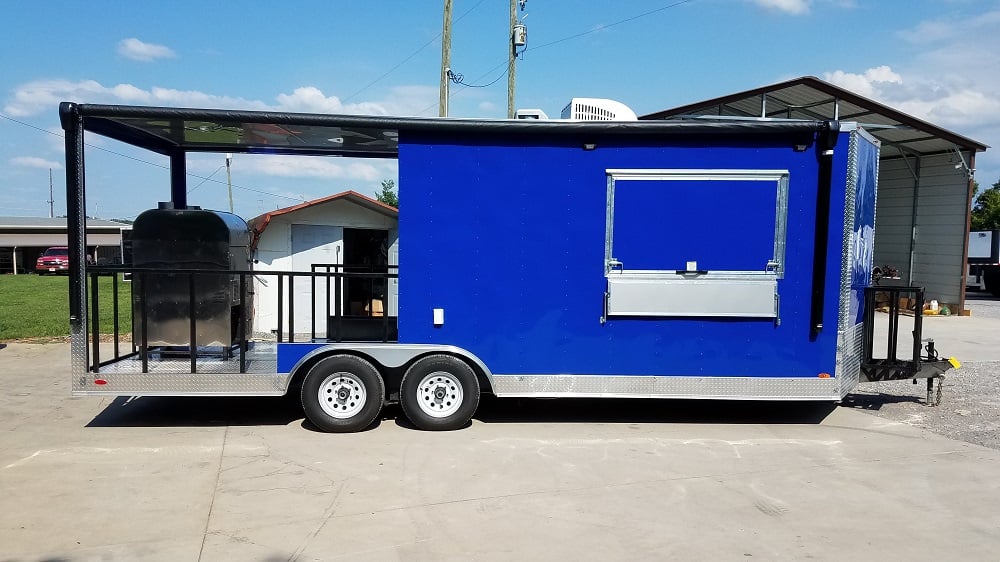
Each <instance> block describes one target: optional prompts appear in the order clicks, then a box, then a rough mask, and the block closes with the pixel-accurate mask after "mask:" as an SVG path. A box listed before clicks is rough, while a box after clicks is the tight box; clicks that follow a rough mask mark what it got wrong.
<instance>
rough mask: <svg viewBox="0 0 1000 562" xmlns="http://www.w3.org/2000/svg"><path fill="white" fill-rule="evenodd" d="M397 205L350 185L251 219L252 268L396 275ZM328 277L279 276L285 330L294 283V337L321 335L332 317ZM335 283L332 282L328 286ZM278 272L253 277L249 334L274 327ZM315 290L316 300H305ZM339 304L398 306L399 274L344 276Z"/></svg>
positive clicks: (352, 309) (367, 311) (349, 312)
mask: <svg viewBox="0 0 1000 562" xmlns="http://www.w3.org/2000/svg"><path fill="white" fill-rule="evenodd" d="M398 216H399V211H398V210H397V209H396V208H395V207H391V206H389V205H386V204H384V203H381V202H379V201H376V200H375V199H372V198H370V197H366V196H364V195H361V194H360V193H357V192H354V191H345V192H343V193H338V194H336V195H331V196H329V197H324V198H322V199H316V200H314V201H309V202H306V203H302V204H300V205H295V206H293V207H286V208H284V209H279V210H277V211H271V212H270V213H265V214H263V215H260V216H258V217H255V218H253V219H251V220H250V221H248V224H249V225H250V229H251V230H252V234H253V242H252V244H253V247H254V248H253V249H254V270H255V271H259V272H267V271H285V272H310V271H314V270H315V271H327V270H329V271H334V270H336V267H335V266H339V267H341V269H340V271H344V270H345V269H346V270H347V271H355V272H366V271H370V272H385V271H387V270H388V271H389V272H390V273H395V272H396V269H395V266H397V265H398V263H399V262H398V252H399V234H398V224H399V219H398ZM326 282H327V281H326V279H325V278H323V277H320V278H317V279H316V281H315V283H316V287H317V289H316V291H312V284H313V283H314V281H313V278H312V277H310V276H296V277H294V278H293V279H290V278H289V277H285V278H284V279H283V283H284V285H285V287H284V291H283V293H284V302H283V303H282V315H283V317H282V323H283V331H285V332H287V330H288V321H289V320H288V318H289V309H288V284H289V283H291V286H292V288H293V289H294V295H295V296H294V299H293V300H294V303H293V309H292V310H291V312H292V317H293V318H294V324H295V325H294V331H295V333H296V334H297V335H311V334H313V333H315V335H316V337H325V336H326V334H327V322H328V321H329V317H330V316H331V315H333V314H335V312H336V311H337V310H338V306H337V305H338V303H336V302H334V295H336V294H337V293H338V291H337V290H336V289H337V288H336V287H335V286H331V287H330V290H329V294H330V301H329V303H328V301H327V297H326V295H327V291H326V286H325V284H326ZM332 283H333V282H332V281H331V284H332ZM276 284H277V277H276V276H274V275H259V276H257V280H256V283H255V293H256V294H255V298H254V309H255V310H254V324H253V332H254V333H255V334H258V335H262V334H270V333H273V332H275V331H276V330H277V329H278V296H277V295H278V292H277V287H276V286H275V285H276ZM310 294H315V295H316V298H315V302H313V300H312V299H310V298H309V295H310ZM339 294H340V296H341V298H340V302H339V310H340V311H342V312H343V314H344V315H346V316H354V317H371V316H381V315H383V314H387V315H388V316H389V317H391V318H392V319H393V320H394V319H395V317H396V311H397V295H398V279H395V278H391V279H357V278H350V279H343V280H341V286H340V291H339Z"/></svg>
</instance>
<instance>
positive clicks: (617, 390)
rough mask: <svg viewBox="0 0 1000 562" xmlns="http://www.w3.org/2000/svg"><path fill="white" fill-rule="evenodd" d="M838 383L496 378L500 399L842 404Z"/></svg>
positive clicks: (614, 377) (604, 377)
mask: <svg viewBox="0 0 1000 562" xmlns="http://www.w3.org/2000/svg"><path fill="white" fill-rule="evenodd" d="M838 384H839V381H837V380H836V379H832V378H830V379H820V378H815V379H812V378H810V379H802V378H778V377H767V378H763V377H762V378H748V377H662V376H645V377H639V376H624V375H623V376H618V375H494V376H493V391H494V393H495V394H496V395H497V396H500V397H515V396H516V397H545V398H557V397H578V398H714V399H732V400H839V399H840V398H841V396H840V393H839V387H838Z"/></svg>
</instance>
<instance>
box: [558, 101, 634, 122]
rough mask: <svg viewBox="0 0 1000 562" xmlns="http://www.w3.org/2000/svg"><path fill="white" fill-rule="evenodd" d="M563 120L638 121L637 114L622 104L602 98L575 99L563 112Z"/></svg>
mask: <svg viewBox="0 0 1000 562" xmlns="http://www.w3.org/2000/svg"><path fill="white" fill-rule="evenodd" d="M562 118H563V119H572V120H576V121H637V120H638V117H636V115H635V112H634V111H632V110H631V109H629V107H628V106H627V105H625V104H623V103H621V102H617V101H614V100H606V99H600V98H573V99H572V100H570V102H569V104H568V105H567V106H566V107H564V108H563V110H562Z"/></svg>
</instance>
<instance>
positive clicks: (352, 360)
mask: <svg viewBox="0 0 1000 562" xmlns="http://www.w3.org/2000/svg"><path fill="white" fill-rule="evenodd" d="M300 395H301V398H302V410H303V411H304V412H305V414H306V418H308V419H309V421H311V422H312V423H313V424H315V425H316V427H318V428H320V429H322V430H323V431H328V432H331V433H351V432H355V431H361V430H363V429H365V428H367V427H368V426H370V425H371V424H372V422H374V421H375V418H376V417H377V416H378V413H379V412H380V411H381V410H382V402H383V399H384V397H385V383H384V382H383V381H382V376H381V375H379V372H378V370H377V369H376V368H375V367H374V366H373V365H372V364H371V363H369V362H368V361H365V360H364V359H361V358H360V357H355V356H353V355H333V356H331V357H327V358H326V359H323V360H322V361H320V362H319V363H317V364H316V365H314V366H313V368H312V369H309V372H308V373H306V377H305V380H303V381H302V392H301V394H300Z"/></svg>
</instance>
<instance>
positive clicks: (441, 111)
mask: <svg viewBox="0 0 1000 562" xmlns="http://www.w3.org/2000/svg"><path fill="white" fill-rule="evenodd" d="M451 1H452V0H444V22H443V23H442V24H441V87H440V88H439V89H438V116H439V117H447V116H448V82H449V78H448V71H449V70H451Z"/></svg>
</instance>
